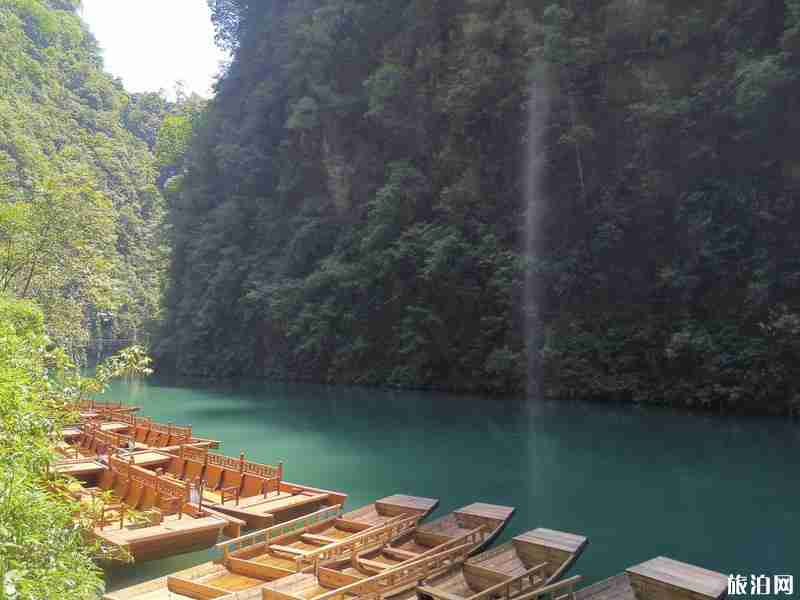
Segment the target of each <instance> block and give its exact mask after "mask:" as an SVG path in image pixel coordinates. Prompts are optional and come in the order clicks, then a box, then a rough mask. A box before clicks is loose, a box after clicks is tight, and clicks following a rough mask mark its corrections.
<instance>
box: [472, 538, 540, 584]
mask: <svg viewBox="0 0 800 600" xmlns="http://www.w3.org/2000/svg"><path fill="white" fill-rule="evenodd" d="M478 560H480V562H472V563H470V564H479V565H480V566H481V567H484V568H486V569H492V570H494V571H499V572H500V573H505V574H507V575H511V576H512V577H516V576H517V575H522V574H523V573H524V572H525V571H526V570H527V568H528V567H527V566H526V565H525V563H524V562H522V559H521V558H520V557H519V554H517V552H516V551H515V549H514V546H513V545H512V544H505V545H503V546H500V547H498V548H497V552H496V553H491V554H490V555H489V556H488V558H485V559H483V560H481V557H480V556H477V557H476V558H475V559H473V561H478Z"/></svg>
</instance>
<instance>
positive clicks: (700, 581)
mask: <svg viewBox="0 0 800 600" xmlns="http://www.w3.org/2000/svg"><path fill="white" fill-rule="evenodd" d="M626 572H627V573H628V574H632V575H634V576H636V575H638V576H641V577H647V578H649V579H654V580H656V581H659V582H661V583H665V584H667V585H671V586H674V587H676V588H680V589H683V590H686V591H689V592H694V593H696V594H701V595H703V596H707V597H709V598H720V597H721V596H722V595H724V594H725V593H726V592H727V589H728V578H727V577H726V576H725V575H723V574H721V573H716V572H714V571H709V570H708V569H703V568H701V567H697V566H694V565H690V564H687V563H682V562H680V561H677V560H673V559H671V558H667V557H664V556H659V557H656V558H654V559H652V560H648V561H646V562H644V563H642V564H640V565H636V566H633V567H631V568H629V569H627V570H626Z"/></svg>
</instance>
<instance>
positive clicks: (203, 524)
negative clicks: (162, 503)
mask: <svg viewBox="0 0 800 600" xmlns="http://www.w3.org/2000/svg"><path fill="white" fill-rule="evenodd" d="M225 523H226V521H225V520H224V519H222V518H220V517H215V516H209V517H200V518H196V519H195V518H192V517H189V516H188V515H183V516H182V517H181V518H178V515H169V516H167V517H164V520H163V521H162V522H161V523H160V524H158V525H150V526H146V527H137V526H126V527H123V528H122V529H120V528H119V524H118V523H112V524H110V525H106V526H105V527H103V528H99V527H98V528H96V529H95V531H96V532H97V533H98V535H101V536H102V537H103V538H104V539H106V540H108V541H109V542H112V543H114V544H117V545H120V546H127V545H129V544H131V543H134V542H137V541H141V540H149V539H156V538H160V537H163V538H170V537H173V536H174V535H175V534H178V533H187V534H188V533H190V532H200V531H207V530H209V529H222V528H223V527H224V526H225Z"/></svg>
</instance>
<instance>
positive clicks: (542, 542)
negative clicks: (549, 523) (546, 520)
mask: <svg viewBox="0 0 800 600" xmlns="http://www.w3.org/2000/svg"><path fill="white" fill-rule="evenodd" d="M514 539H515V540H520V541H523V542H528V543H531V544H536V545H537V546H544V547H546V548H554V549H556V550H563V551H564V552H569V553H571V554H575V553H578V552H580V551H581V550H582V549H583V547H584V546H585V545H586V542H587V539H586V538H585V537H584V536H582V535H576V534H574V533H566V532H564V531H556V530H554V529H545V528H543V527H539V528H537V529H534V530H532V531H527V532H525V533H523V534H521V535H518V536H515V537H514Z"/></svg>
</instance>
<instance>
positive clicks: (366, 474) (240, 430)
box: [107, 380, 800, 590]
mask: <svg viewBox="0 0 800 600" xmlns="http://www.w3.org/2000/svg"><path fill="white" fill-rule="evenodd" d="M109 398H111V399H114V400H117V399H121V400H123V401H124V402H128V403H133V404H137V405H139V406H141V407H142V411H141V413H140V414H143V415H147V416H150V417H153V418H154V419H156V420H158V421H163V422H174V423H176V424H191V425H192V426H193V428H194V431H195V433H196V434H197V435H199V436H205V437H210V438H214V439H217V440H221V441H222V443H223V445H222V448H221V451H222V452H224V453H225V454H229V455H236V456H238V454H239V451H240V450H243V451H244V452H245V454H246V456H247V457H248V458H249V459H251V460H254V461H258V462H266V463H272V464H274V463H276V462H277V461H279V460H284V461H285V465H284V468H285V478H286V479H287V480H288V481H294V482H298V483H304V484H308V485H313V486H318V487H323V488H328V489H335V490H341V491H344V492H347V493H348V494H349V498H348V501H347V505H346V507H345V509H346V510H352V509H354V508H358V507H360V506H363V505H364V504H367V503H369V502H371V501H373V500H376V499H378V498H381V497H383V496H388V495H390V494H396V493H403V494H413V495H417V496H428V497H434V498H439V499H440V500H441V503H440V505H439V508H438V510H437V511H436V513H434V515H433V516H434V517H436V516H439V515H442V514H446V513H447V512H448V511H451V510H453V509H456V508H458V507H460V506H464V505H466V504H469V503H471V502H475V501H482V502H491V503H495V504H504V505H510V506H515V507H516V508H517V512H516V515H515V516H514V517H513V519H512V520H511V522H510V523H509V525H508V527H507V528H506V530H505V531H504V533H503V536H502V537H501V538H500V539H499V540H498V542H502V541H505V540H507V539H509V538H510V537H512V536H514V535H516V534H518V533H521V532H523V531H526V530H529V529H533V528H535V527H549V528H553V529H560V530H564V531H570V532H574V533H580V534H582V535H586V536H588V538H589V546H588V548H587V550H586V551H585V552H584V554H583V556H582V557H581V558H580V560H579V561H578V562H577V563H576V565H575V567H574V568H573V570H572V574H581V575H583V576H584V577H585V580H584V582H585V583H590V582H593V581H597V580H600V579H603V578H605V577H608V576H611V575H614V574H616V573H619V572H621V571H622V570H624V569H625V568H626V567H628V566H632V565H634V564H638V563H640V562H642V561H644V560H647V559H650V558H653V557H655V556H659V555H665V556H670V557H672V558H676V559H678V560H683V561H686V562H690V563H695V564H697V565H700V566H703V567H706V568H709V569H714V570H716V571H720V572H723V573H737V574H739V573H740V574H745V575H748V576H749V575H750V574H751V573H752V574H762V573H764V574H768V575H774V574H793V575H794V576H795V580H796V582H797V585H800V508H798V507H799V506H800V505H799V504H798V501H800V477H798V466H799V465H800V426H798V424H797V423H793V422H790V421H784V420H780V419H772V418H738V417H717V416H710V415H700V416H698V415H689V414H685V413H677V412H672V411H667V410H662V409H643V408H637V407H630V406H618V405H607V404H603V405H599V404H584V403H561V402H539V401H515V400H508V399H502V400H499V399H492V398H482V397H465V396H454V395H448V394H443V393H435V392H413V391H387V390H377V389H364V388H353V387H345V386H317V385H304V384H276V383H264V382H246V383H235V384H224V385H218V386H211V384H209V383H208V382H204V383H196V382H194V383H193V382H186V381H182V382H165V381H155V380H151V381H148V382H146V383H145V382H133V383H124V384H118V385H116V386H115V387H114V388H113V389H112V390H111V392H110V393H109ZM498 542H495V544H497V543H498ZM213 557H214V554H213V553H212V552H210V551H209V552H206V551H204V552H196V553H193V554H188V555H183V556H180V557H174V558H171V559H167V560H162V561H155V562H150V563H143V564H140V565H136V566H134V567H123V568H118V569H114V570H112V571H109V572H108V573H107V585H108V589H109V590H116V589H119V588H120V587H125V586H128V585H131V584H133V583H137V582H140V581H145V580H148V579H151V578H154V577H158V576H161V575H165V574H167V573H171V572H173V571H175V570H178V569H182V568H186V567H189V566H192V565H194V564H198V563H200V562H203V561H206V560H209V559H210V558H213ZM796 589H797V588H796Z"/></svg>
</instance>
